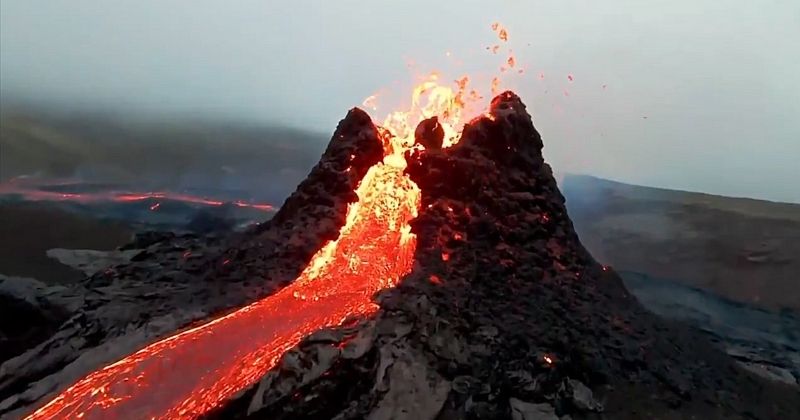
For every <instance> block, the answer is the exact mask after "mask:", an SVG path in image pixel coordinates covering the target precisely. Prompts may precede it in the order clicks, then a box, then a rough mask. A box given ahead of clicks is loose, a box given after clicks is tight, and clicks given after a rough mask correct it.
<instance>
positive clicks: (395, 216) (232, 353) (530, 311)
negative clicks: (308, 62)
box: [0, 92, 800, 420]
mask: <svg viewBox="0 0 800 420" xmlns="http://www.w3.org/2000/svg"><path fill="white" fill-rule="evenodd" d="M423 124H424V125H423V126H422V127H421V128H419V129H411V130H406V132H405V134H406V135H405V136H398V137H392V136H391V134H390V133H389V132H388V131H385V130H382V129H379V128H377V127H375V126H374V124H373V123H372V122H371V121H370V119H369V117H368V116H367V115H366V114H365V113H363V112H362V111H359V110H353V111H351V112H350V113H349V114H348V116H347V118H346V119H345V120H344V121H342V123H341V124H340V126H339V130H337V133H336V134H335V135H334V138H333V139H332V141H331V145H330V146H329V148H328V151H326V154H325V155H324V156H323V159H322V160H321V161H320V164H319V165H317V167H315V168H314V170H313V171H312V173H311V175H310V176H309V179H308V180H307V181H305V182H303V183H302V184H301V186H300V187H299V188H298V192H296V193H295V194H294V195H292V197H290V198H289V199H288V200H287V202H286V203H285V204H284V206H283V207H282V209H281V211H280V212H279V213H278V214H277V215H276V217H275V218H274V219H273V220H272V221H270V222H269V223H266V224H264V225H263V226H261V227H259V228H257V229H255V230H253V231H251V232H248V233H247V234H246V235H244V236H243V237H238V238H234V239H231V240H230V241H229V243H227V245H226V248H225V251H223V252H221V253H220V254H219V255H216V256H214V257H210V258H209V259H208V261H207V262H206V264H207V265H206V268H208V269H210V270H211V271H210V274H208V276H207V277H206V279H205V283H204V285H203V286H204V287H212V288H216V289H215V290H220V291H222V290H229V291H230V292H229V293H231V294H233V297H229V300H227V301H226V303H225V304H221V303H219V302H213V303H209V304H207V305H206V306H204V308H205V309H206V310H208V308H211V309H213V310H215V311H219V310H220V309H224V308H235V307H238V306H239V305H240V304H241V303H242V302H243V301H245V300H248V299H258V300H256V302H255V303H252V304H250V305H248V306H246V307H244V308H242V309H239V310H237V311H234V312H231V313H229V314H227V315H225V316H223V317H219V318H215V319H213V320H212V321H210V322H207V323H206V324H202V325H199V326H197V327H195V328H192V329H189V330H185V331H183V332H181V333H179V334H177V335H174V336H172V337H168V338H166V339H162V340H161V341H157V342H155V343H153V344H151V345H149V346H147V347H144V348H143V349H142V350H140V351H138V352H136V353H134V354H132V355H130V356H127V357H125V358H123V359H121V360H119V361H117V362H116V363H113V364H111V365H108V366H106V367H105V368H103V369H98V370H96V371H95V372H93V373H90V374H89V375H88V376H86V377H85V378H84V379H82V380H80V381H78V382H77V383H76V384H75V385H73V386H71V387H69V388H67V389H66V391H64V392H62V393H61V394H60V395H58V396H57V397H56V398H55V399H53V400H51V401H50V402H49V403H48V404H46V405H45V406H44V407H42V408H41V409H39V411H37V412H36V416H37V417H40V418H46V417H53V416H63V415H67V414H71V415H78V414H80V415H82V416H83V415H86V417H88V418H92V417H101V416H104V415H113V414H117V415H120V416H123V417H124V416H131V415H133V416H139V415H145V414H146V415H148V416H149V415H154V416H157V417H195V416H199V415H206V416H210V417H220V418H231V417H252V418H278V419H281V418H283V419H290V418H291V419H294V418H337V419H349V418H353V419H355V418H370V419H414V420H418V419H459V418H476V419H478V418H481V419H483V418H485V419H496V418H513V419H526V420H528V419H548V418H550V419H552V418H557V416H564V415H570V416H572V417H573V418H587V417H588V418H591V417H597V416H608V418H615V419H616V418H684V417H688V416H690V415H697V416H704V417H708V418H736V417H741V418H753V417H755V418H765V419H767V418H797V416H800V412H798V410H800V409H799V408H798V407H800V396H798V395H797V394H796V393H793V391H789V390H787V389H784V388H781V387H778V386H775V385H769V384H765V383H763V382H760V381H758V380H756V379H754V378H753V377H751V376H749V375H747V374H745V373H743V372H742V371H741V370H739V369H738V368H737V367H736V366H735V365H734V363H733V362H732V361H731V360H730V359H729V358H728V357H727V356H725V355H724V354H723V353H722V352H721V351H718V350H717V349H716V348H715V347H713V346H712V345H711V344H709V343H708V342H707V341H706V340H705V339H704V338H703V337H702V336H701V335H700V334H699V333H697V332H694V331H691V330H688V329H686V328H684V327H681V326H678V325H672V324H670V323H667V322H666V321H664V320H662V319H660V318H657V317H655V316H654V315H652V314H650V313H648V312H647V311H645V310H644V309H643V308H642V307H641V306H640V305H639V304H638V302H637V301H636V300H635V298H633V297H632V296H630V295H629V294H628V292H627V291H626V290H625V287H624V286H623V284H622V282H621V281H620V279H619V277H618V276H617V275H616V274H615V273H614V272H613V270H612V269H610V268H607V267H603V266H601V265H600V264H598V263H597V262H596V261H594V259H593V258H592V257H591V255H589V253H588V252H587V251H586V250H585V249H584V248H583V247H582V246H581V244H580V241H579V240H578V237H577V236H576V234H575V232H574V231H573V229H572V224H571V222H570V220H569V217H568V216H567V213H566V209H565V207H564V199H563V197H562V196H561V194H560V192H559V191H558V187H557V185H556V183H555V180H554V178H553V176H552V173H551V170H550V167H549V166H548V165H547V164H546V163H545V162H544V159H543V157H542V153H541V150H542V141H541V138H540V136H539V133H538V132H537V131H536V130H535V128H534V127H533V124H532V122H531V118H530V116H529V115H528V114H527V112H526V108H525V106H524V104H523V103H522V102H521V101H520V99H519V98H518V97H517V96H516V95H515V94H513V93H511V92H505V93H503V94H501V95H499V96H497V97H496V98H495V99H494V100H493V101H492V103H491V108H490V109H489V111H488V112H487V113H486V114H485V115H483V116H481V117H479V118H477V119H475V120H473V121H471V122H470V123H469V124H466V125H465V126H464V129H463V132H462V135H461V137H460V139H458V138H455V139H453V138H451V134H452V131H451V130H450V128H451V127H448V126H445V127H444V129H442V130H438V129H437V124H438V121H437V120H430V119H427V120H425V122H424V123H423ZM414 132H416V133H417V140H418V141H419V143H423V144H424V145H426V146H427V148H426V147H420V146H413V145H412V144H411V143H413V137H414V135H413V133H414ZM440 144H442V145H444V146H445V147H444V148H439V147H438V146H439V145H440ZM381 158H383V161H382V162H381ZM325 240H329V242H325ZM241 267H247V268H246V270H247V274H241V273H240V272H239V271H237V270H241V269H242V268H241ZM254 274H257V276H258V277H259V278H266V279H270V281H268V282H267V284H259V285H253V286H250V287H248V286H245V285H244V284H243V282H242V279H241V278H242V277H245V276H252V275H254ZM94 281H100V279H94ZM234 285H235V287H232V286H234ZM281 287H282V288H281ZM276 289H279V290H278V291H277V292H275V290H276ZM81 316H82V318H81V323H84V324H87V325H93V327H92V328H93V329H94V330H93V332H95V333H96V331H95V330H96V329H97V326H96V325H95V324H92V322H91V320H92V318H91V317H92V316H94V315H92V313H84V314H82V315H81ZM86 319H89V321H87V320H86ZM70 325H71V328H74V329H75V330H74V331H72V332H70V334H73V335H77V336H80V333H81V332H82V330H81V329H80V328H81V327H76V326H75V323H73V324H70ZM109 329H112V328H109ZM83 332H85V331H83ZM65 334H66V333H64V334H61V337H62V339H63V336H64V335H65ZM309 334H310V335H309ZM62 344H63V343H62ZM49 346H50V348H53V347H54V343H53V342H51V343H50V344H49ZM15 360H17V362H15V365H14V366H20V362H19V360H29V361H30V360H32V356H30V355H29V356H28V358H27V359H24V358H23V359H14V360H12V361H11V362H14V361H15ZM111 361H113V360H106V361H105V362H111ZM165 361H166V362H168V363H166V365H165ZM8 366H9V365H3V368H4V369H5V370H3V371H2V372H0V374H2V375H0V380H2V382H0V391H3V389H2V384H3V383H12V382H13V381H12V380H11V379H9V377H12V376H13V373H11V369H9V368H8ZM14 366H11V367H12V368H13V367H14ZM161 366H166V368H168V369H169V371H167V372H163V371H159V367H161ZM98 367H100V366H98ZM54 369H57V368H54V367H53V366H39V368H38V370H37V369H33V370H34V371H35V372H38V373H36V374H31V373H28V374H29V377H28V379H27V380H28V381H30V380H31V379H30V376H34V377H35V378H41V377H43V376H45V375H47V372H52V371H53V370H54ZM28 370H31V369H28ZM36 375H38V376H36ZM63 381H64V379H62V382H63ZM61 385H67V384H61ZM39 388H41V387H39ZM15 398H16V397H15ZM26 398H29V400H28V403H30V404H35V401H36V398H41V395H40V396H39V397H36V396H33V397H31V396H30V395H28V396H27V397H26ZM23 399H24V398H22V399H19V398H18V399H17V400H15V401H21V400H23ZM14 404H17V407H20V406H21V404H19V403H17V402H14ZM0 408H1V407H0Z"/></svg>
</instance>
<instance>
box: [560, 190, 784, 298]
mask: <svg viewBox="0 0 800 420" xmlns="http://www.w3.org/2000/svg"><path fill="white" fill-rule="evenodd" d="M562 188H563V191H564V195H565V196H566V197H567V205H568V208H569V210H570V215H571V216H572V218H573V222H574V223H575V227H576V230H577V232H578V234H579V236H580V238H581V241H582V242H583V243H584V244H585V245H586V247H587V248H588V249H589V250H590V251H591V252H592V254H593V255H594V256H595V257H596V258H597V259H598V260H600V261H602V262H604V263H607V264H611V265H613V266H614V267H615V268H617V269H619V270H629V271H635V272H639V273H645V274H648V275H651V276H655V277H660V278H668V279H671V280H674V281H678V282H681V283H684V284H687V285H690V286H694V287H699V288H701V289H704V290H708V291H711V292H714V293H717V294H720V295H722V296H725V297H727V298H730V299H733V300H736V301H739V302H745V303H750V304H754V305H757V306H760V307H762V308H767V309H774V310H778V309H781V308H791V309H795V310H798V309H800V290H798V287H797V284H798V283H797V282H798V277H797V276H798V273H800V205H797V204H787V203H775V202H769V201H761V200H752V199H746V198H731V197H722V196H715V195H709V194H701V193H693V192H685V191H673V190H666V189H659V188H648V187H640V186H634V185H628V184H623V183H618V182H613V181H608V180H603V179H599V178H594V177H590V176H580V175H568V176H566V177H565V179H564V181H563V185H562Z"/></svg>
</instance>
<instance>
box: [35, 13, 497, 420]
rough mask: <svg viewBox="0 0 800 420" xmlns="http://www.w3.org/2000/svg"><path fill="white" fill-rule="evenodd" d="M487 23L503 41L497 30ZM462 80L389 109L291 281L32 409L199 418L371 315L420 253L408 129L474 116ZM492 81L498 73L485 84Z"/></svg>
mask: <svg viewBox="0 0 800 420" xmlns="http://www.w3.org/2000/svg"><path fill="white" fill-rule="evenodd" d="M493 29H494V30H495V31H499V33H498V36H499V37H500V39H501V40H502V41H504V42H505V41H507V39H508V34H507V32H506V31H505V29H504V28H500V27H499V25H493ZM512 63H513V60H512V61H511V62H509V65H510V66H513V64H512ZM468 83H469V78H468V77H466V76H465V77H462V78H460V79H458V80H456V81H455V83H454V84H455V86H454V87H448V86H444V85H441V84H439V76H438V74H436V73H434V74H431V75H430V76H429V77H428V79H427V80H425V81H423V82H422V83H421V84H420V85H418V86H416V87H415V88H414V89H413V92H412V97H411V104H410V108H409V109H408V110H407V111H396V112H391V113H389V115H388V116H387V117H386V118H385V119H384V121H383V124H382V127H383V128H382V130H381V132H382V133H383V134H384V136H383V137H384V138H383V140H384V141H386V142H387V144H385V146H387V147H385V150H386V156H384V159H383V162H382V163H378V164H376V165H374V166H373V167H371V168H370V169H369V170H368V171H367V173H366V175H365V176H364V178H363V179H362V180H361V182H360V184H359V186H358V188H357V190H356V193H357V195H358V198H359V200H358V201H357V202H355V203H353V204H351V206H350V207H349V208H348V211H347V218H346V222H345V225H344V226H343V227H342V229H341V231H340V235H339V238H338V239H337V240H335V241H331V242H329V243H327V244H326V245H325V246H323V248H322V249H320V250H319V251H318V252H317V253H316V254H315V255H314V256H313V257H312V259H311V261H310V262H309V264H308V266H307V267H306V268H305V269H304V270H303V272H302V273H301V275H300V276H299V277H298V278H297V279H296V280H295V281H294V282H293V283H292V284H290V285H289V286H287V287H286V288H284V289H281V290H280V291H279V292H277V293H275V294H273V295H271V296H268V297H266V298H263V299H261V300H259V301H257V302H255V303H252V304H250V305H248V306H245V307H243V308H241V309H239V310H237V311H235V312H232V313H230V314H228V315H225V316H221V317H219V318H216V319H213V320H211V321H209V322H207V323H205V324H203V325H200V326H198V327H195V328H191V329H188V330H185V331H182V332H180V333H177V334H175V335H173V336H170V337H167V338H165V339H162V340H160V341H157V342H155V343H153V344H151V345H149V346H147V347H145V348H143V349H141V350H139V351H137V352H136V353H133V354H131V355H130V356H127V357H125V358H123V359H122V360H119V361H117V362H115V363H112V364H110V365H108V366H106V367H103V368H101V369H99V370H97V371H95V372H92V373H90V374H89V375H88V376H86V377H84V378H83V379H81V380H79V381H78V382H77V383H75V384H74V385H72V386H71V387H69V388H67V389H66V390H65V391H63V392H62V393H61V394H59V395H58V396H57V397H55V398H54V399H53V400H51V401H50V402H49V403H47V404H46V405H45V406H43V407H41V408H40V409H38V410H37V411H36V412H34V413H33V414H31V415H30V416H29V417H28V418H30V419H50V418H170V419H174V418H195V417H198V416H200V415H202V414H204V413H206V412H208V411H209V410H211V409H213V408H214V407H217V406H219V405H220V404H221V403H222V402H223V401H225V400H226V399H228V398H230V397H232V396H233V395H234V394H236V393H237V392H239V391H241V390H242V389H244V388H246V387H248V386H250V385H252V384H253V383H255V382H256V381H258V380H259V379H260V378H261V377H262V376H264V375H265V374H266V373H267V372H268V371H269V370H271V369H272V368H274V367H275V366H276V364H277V363H278V361H279V360H280V358H281V357H282V356H283V354H284V353H285V352H286V351H287V350H289V349H291V348H292V347H294V346H296V345H297V344H298V343H299V342H300V340H302V339H303V338H304V337H306V336H308V335H309V334H311V333H313V332H314V331H317V330H319V329H322V328H326V327H334V326H337V325H340V324H341V323H342V321H344V320H345V319H347V318H348V317H352V316H368V315H371V314H374V313H375V312H376V311H377V309H378V306H377V305H376V304H375V303H374V302H373V297H374V294H375V293H376V292H378V291H380V290H382V289H384V288H388V287H393V286H395V285H396V284H397V282H398V281H399V280H400V279H401V278H402V277H403V276H404V275H405V274H407V273H408V272H409V271H410V270H411V267H412V264H413V260H414V253H415V250H416V236H415V235H414V234H412V233H411V228H410V225H409V222H410V221H411V220H412V219H413V218H415V217H416V216H417V211H418V209H419V205H420V200H421V192H420V190H419V188H418V187H417V185H416V184H414V182H412V181H411V179H410V178H409V177H408V176H407V175H406V174H404V168H405V165H406V162H405V159H404V157H403V153H404V152H406V151H408V150H410V149H422V146H420V145H415V144H414V130H415V128H416V126H417V124H419V122H420V121H422V120H424V119H427V118H430V117H433V116H436V117H438V122H439V124H441V126H442V128H443V130H444V133H445V138H444V146H445V147H448V146H451V145H453V144H455V143H456V142H457V141H458V139H459V138H460V132H461V130H462V128H463V125H464V123H465V122H466V121H467V119H466V117H467V116H468V115H467V114H475V115H478V114H479V113H478V112H476V109H475V108H474V106H476V105H477V103H478V101H480V100H481V99H483V96H481V95H480V94H479V93H478V92H477V91H476V90H474V89H468V87H467V86H468ZM499 83H500V81H499V78H495V79H494V80H493V81H492V86H491V87H492V90H496V89H498V85H499ZM375 104H376V95H372V96H370V97H368V98H367V99H365V101H364V105H365V107H369V108H372V109H375V106H376V105H375ZM486 115H488V114H486ZM490 117H491V116H490ZM138 197H139V196H131V197H130V198H129V199H131V200H136V199H140V198H138ZM150 198H152V197H150ZM122 199H123V200H124V199H126V198H125V197H122ZM442 259H443V260H447V259H449V255H445V254H443V255H442ZM431 280H432V281H437V282H438V281H439V280H438V278H436V279H433V278H432V279H431Z"/></svg>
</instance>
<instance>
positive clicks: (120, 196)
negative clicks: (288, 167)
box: [0, 179, 274, 211]
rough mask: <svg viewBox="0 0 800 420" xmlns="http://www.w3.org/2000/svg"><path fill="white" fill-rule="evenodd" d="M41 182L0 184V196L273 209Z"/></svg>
mask: <svg viewBox="0 0 800 420" xmlns="http://www.w3.org/2000/svg"><path fill="white" fill-rule="evenodd" d="M42 186H43V185H39V184H38V183H36V182H33V181H30V180H24V179H15V180H11V181H8V182H4V183H2V184H0V195H18V196H21V197H22V198H23V199H25V200H27V201H71V202H76V203H84V204H85V203H99V202H116V203H129V202H136V201H145V200H162V201H178V202H183V203H189V204H197V205H201V206H212V207H219V206H222V205H223V204H225V203H231V204H233V205H235V206H237V207H246V208H251V209H255V210H261V211H273V210H274V208H273V207H272V206H271V205H269V204H258V203H250V202H246V201H242V200H236V201H222V200H215V199H210V198H205V197H198V196H195V195H190V194H180V193H172V192H166V191H150V192H131V191H103V192H82V193H72V192H58V191H47V190H44V189H41V187H42ZM153 206H155V209H157V208H158V207H159V206H160V203H155V204H153V205H151V210H155V209H154V208H152V207H153Z"/></svg>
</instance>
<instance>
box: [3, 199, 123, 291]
mask: <svg viewBox="0 0 800 420" xmlns="http://www.w3.org/2000/svg"><path fill="white" fill-rule="evenodd" d="M132 232H133V230H132V229H130V228H129V227H127V226H125V224H123V223H115V222H106V221H102V220H98V219H96V218H92V217H89V216H81V215H76V214H74V213H70V212H67V211H64V210H61V209H59V208H57V207H55V206H51V205H49V204H48V203H0V274H5V275H8V276H19V277H33V278H35V279H38V280H41V281H44V282H46V283H51V284H59V283H61V284H65V283H76V282H78V281H80V280H82V279H83V278H84V274H83V273H82V272H80V271H78V270H75V269H72V268H70V267H67V266H66V265H63V264H61V263H59V262H58V261H56V260H54V259H52V258H49V257H48V256H47V255H45V253H46V252H47V250H48V249H52V248H68V249H96V250H111V249H114V248H116V247H118V246H120V245H123V244H125V243H127V242H129V241H130V240H131V237H132Z"/></svg>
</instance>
